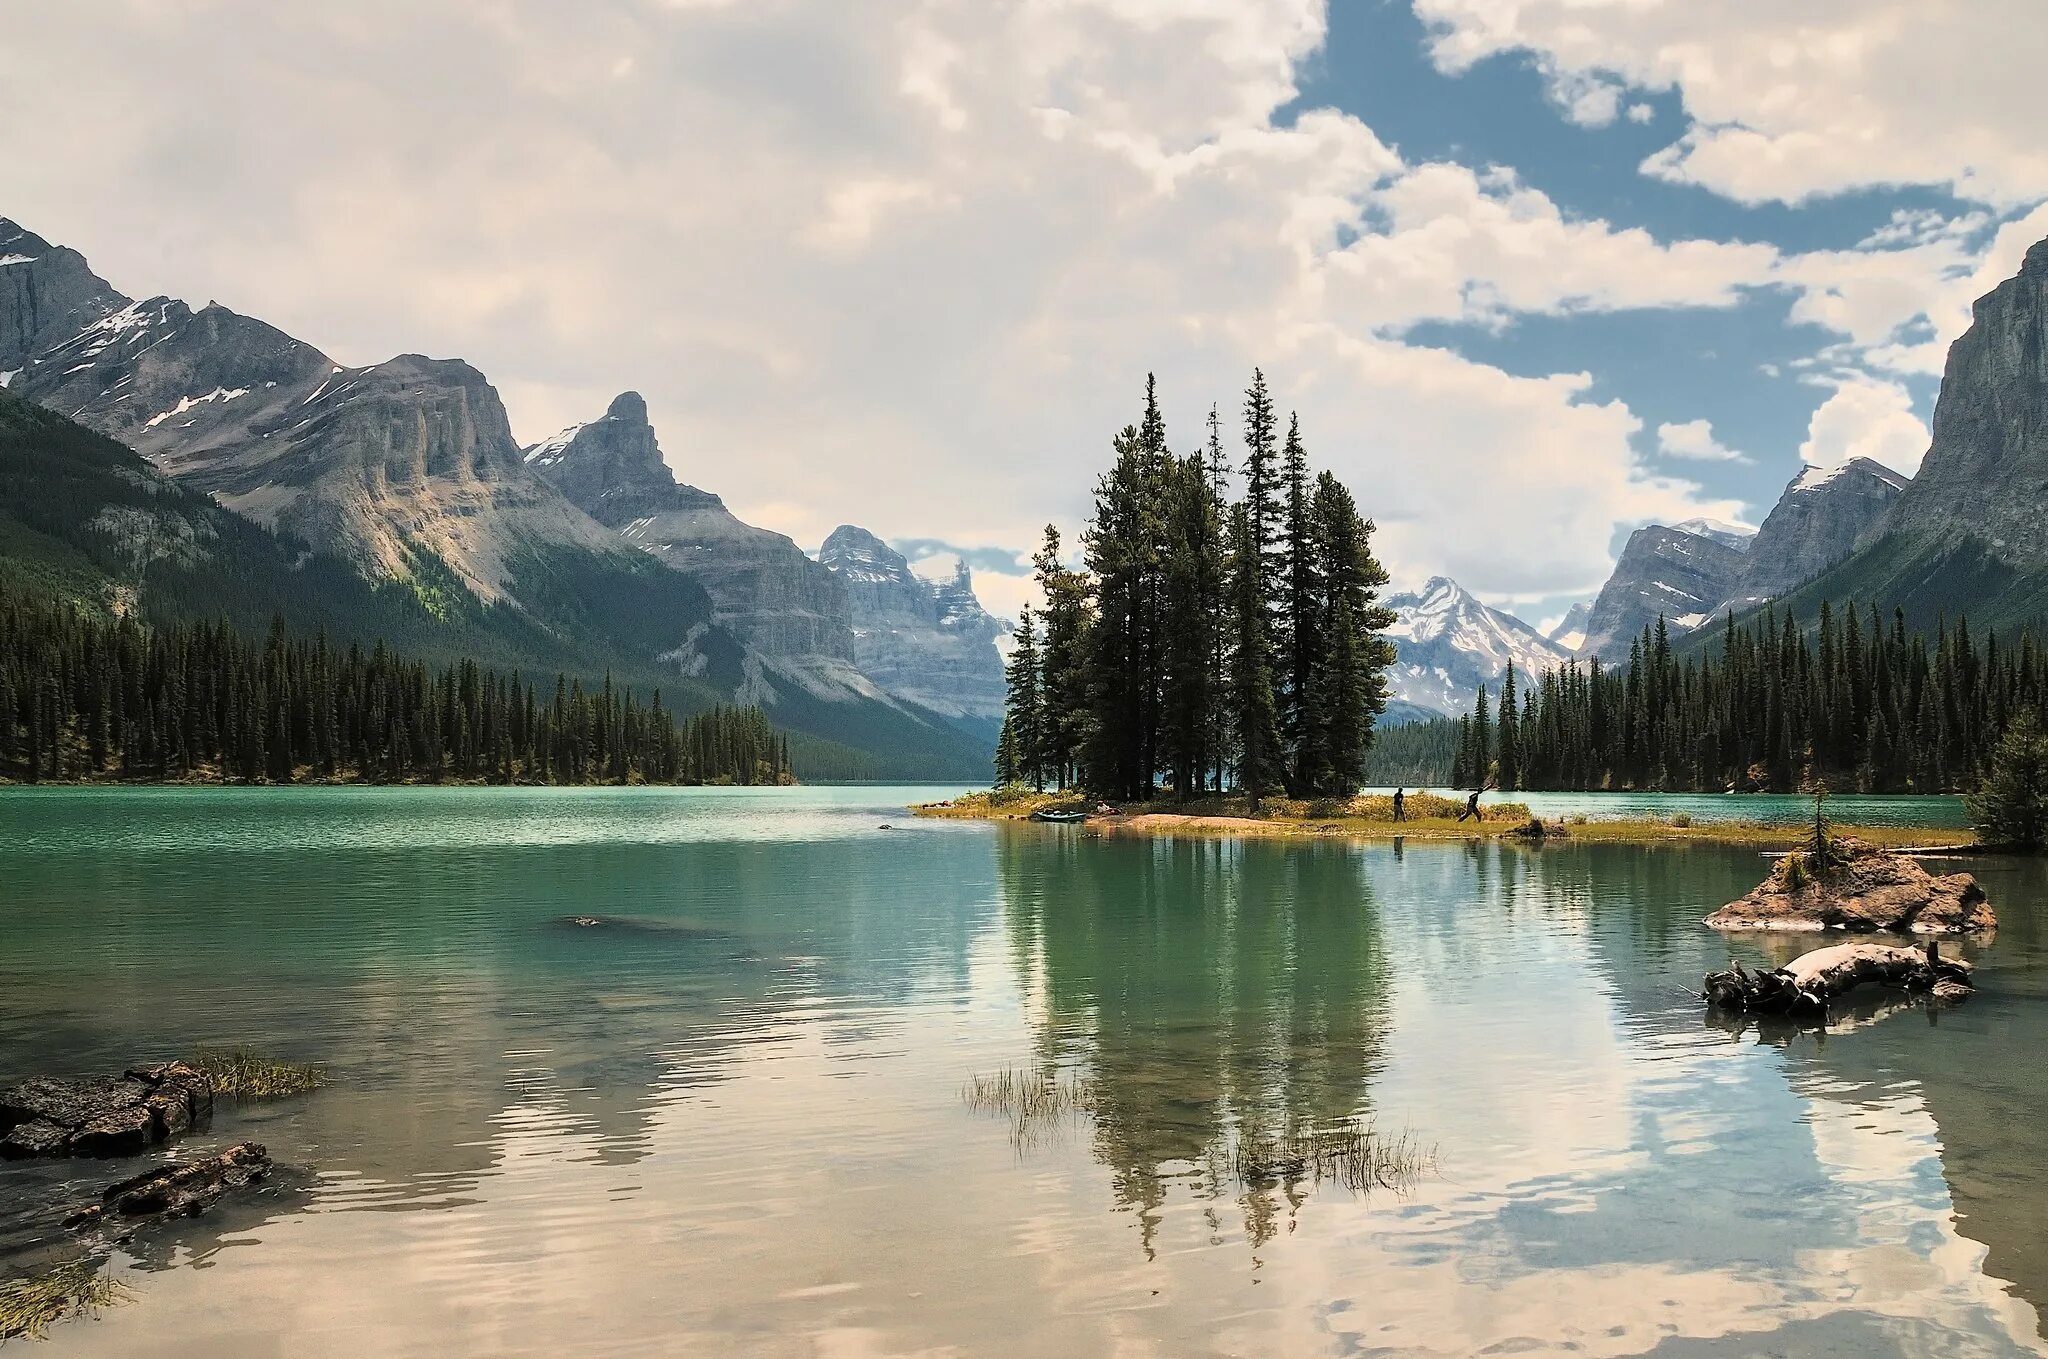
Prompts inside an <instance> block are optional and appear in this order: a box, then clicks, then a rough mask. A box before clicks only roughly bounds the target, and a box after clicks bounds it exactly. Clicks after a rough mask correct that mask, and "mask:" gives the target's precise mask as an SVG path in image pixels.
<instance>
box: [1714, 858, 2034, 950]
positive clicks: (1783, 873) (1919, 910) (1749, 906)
mask: <svg viewBox="0 0 2048 1359" xmlns="http://www.w3.org/2000/svg"><path fill="white" fill-rule="evenodd" d="M1844 849H1845V852H1846V853H1847V855H1848V859H1847V861H1846V862H1844V863H1841V864H1838V865H1836V866H1835V867H1834V868H1832V869H1830V870H1829V871H1828V872H1826V873H1821V872H1818V871H1816V870H1813V869H1806V870H1805V871H1804V872H1803V873H1800V874H1798V875H1797V876H1796V877H1795V875H1794V874H1793V873H1792V871H1791V869H1790V867H1789V865H1790V864H1791V863H1793V862H1794V860H1793V858H1792V857H1791V856H1788V857H1787V858H1786V859H1785V860H1781V861H1780V863H1779V865H1778V867H1777V868H1775V869H1773V870H1772V872H1771V875H1770V876H1769V877H1768V878H1765V879H1764V880H1763V882H1762V883H1760V884H1758V886H1757V887H1756V890H1754V891H1752V892H1750V893H1749V894H1748V895H1747V896H1744V897H1742V898H1740V899H1738V900H1735V901H1731V902H1729V903H1728V904H1727V905H1726V906H1723V907H1722V908H1721V909H1720V910H1718V911H1716V912H1714V913H1713V914H1712V915H1710V916H1708V917H1707V924H1709V925H1711V926H1713V927H1714V928H1715V929H1717V930H1831V929H1840V930H1850V931H1855V932H1859V933H1870V932H1874V931H1877V930H1895V931H1899V932H1902V933H1912V934H1970V933H1974V932H1975V931H1978V930H1989V929H1995V928H1997V925H1998V917H1997V916H1995V915H1994V914H1992V911H1991V904H1990V903H1989V902H1988V901H1986V900H1985V899H1984V889H1983V888H1981V887H1979V886H1978V885H1977V880H1976V879H1975V878H1973V877H1971V876H1970V875H1969V874H1968V873H1948V874H1943V875H1942V876H1940V877H1936V876H1935V875H1933V874H1931V873H1929V872H1928V871H1927V870H1926V869H1924V868H1922V867H1921V866H1920V865H1919V864H1918V863H1917V862H1915V861H1914V860H1912V859H1910V858H1907V857H1905V856H1904V855H1899V854H1886V853H1883V852H1882V851H1879V850H1875V849H1872V848H1871V847H1869V846H1868V845H1860V844H1856V843H1854V842H1847V843H1845V846H1844ZM1798 862H1799V863H1800V864H1801V866H1802V867H1803V865H1804V858H1803V856H1802V857H1801V858H1800V859H1799V860H1798Z"/></svg>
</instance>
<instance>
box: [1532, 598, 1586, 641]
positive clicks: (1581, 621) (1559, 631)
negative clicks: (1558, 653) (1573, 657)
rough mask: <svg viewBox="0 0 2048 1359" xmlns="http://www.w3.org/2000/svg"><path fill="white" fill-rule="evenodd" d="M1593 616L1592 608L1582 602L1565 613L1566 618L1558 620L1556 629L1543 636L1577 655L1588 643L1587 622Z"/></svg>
mask: <svg viewBox="0 0 2048 1359" xmlns="http://www.w3.org/2000/svg"><path fill="white" fill-rule="evenodd" d="M1592 615H1593V610H1592V606H1591V605H1589V604H1587V603H1586V602H1585V601H1584V600H1581V601H1580V602H1578V603H1577V604H1574V605H1572V606H1571V608H1569V609H1567V610H1566V611H1565V615H1564V617H1563V618H1561V619H1559V620H1558V622H1557V626H1556V627H1554V628H1552V629H1551V630H1550V631H1548V632H1546V633H1544V634H1543V635H1544V637H1545V638H1546V639H1548V640H1549V641H1552V642H1555V643H1557V644H1558V645H1559V646H1561V647H1563V648H1564V649H1565V650H1566V651H1569V652H1572V653H1574V654H1576V653H1577V652H1578V649H1579V648H1580V647H1582V646H1584V645H1585V643H1586V622H1587V620H1588V619H1590V618H1591V617H1592Z"/></svg>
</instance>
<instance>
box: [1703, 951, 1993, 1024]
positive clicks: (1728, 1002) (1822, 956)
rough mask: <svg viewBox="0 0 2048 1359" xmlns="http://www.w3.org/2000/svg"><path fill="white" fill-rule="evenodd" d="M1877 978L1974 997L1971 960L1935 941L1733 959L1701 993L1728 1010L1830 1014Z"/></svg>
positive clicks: (1942, 996) (1948, 996)
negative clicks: (1754, 963) (1766, 960)
mask: <svg viewBox="0 0 2048 1359" xmlns="http://www.w3.org/2000/svg"><path fill="white" fill-rule="evenodd" d="M1865 982H1876V983H1878V984H1879V985H1883V986H1898V987H1903V988H1904V989H1906V990H1908V991H1914V992H1925V993H1929V994H1932V995H1933V996H1934V998H1935V999H1937V1000H1943V1001H1949V1002H1951V1003H1953V1002H1955V1001H1960V1000H1963V999H1965V998H1966V997H1968V996H1969V994H1970V991H1971V984H1970V965H1969V964H1968V963H1966V962H1964V961H1962V960H1961V959H1960V958H1944V957H1942V956H1941V949H1940V945H1938V944H1936V943H1934V942H1933V941H1932V940H1930V941H1928V944H1927V946H1926V948H1925V949H1924V950H1923V949H1912V948H1900V947H1898V946H1897V945H1894V944H1835V945H1833V946H1832V947H1829V948H1822V949H1815V950H1814V951H1813V952H1811V953H1804V954H1801V955H1800V956H1799V957H1797V958H1794V959H1793V960H1792V961H1791V962H1789V963H1787V964H1785V965H1784V966H1783V967H1780V968H1775V969H1772V970H1770V971H1763V970H1757V971H1751V970H1750V969H1748V968H1745V967H1743V965H1742V964H1741V963H1736V962H1731V963H1730V964H1729V965H1728V970H1727V971H1726V972H1710V973H1708V974H1707V979H1706V983H1705V989H1704V990H1703V991H1702V992H1701V997H1702V999H1704V1000H1705V1001H1706V1002H1707V1003H1708V1004H1709V1005H1713V1006H1716V1007H1718V1008H1720V1009H1724V1010H1739V1011H1746V1012H1749V1013H1754V1014H1771V1015H1786V1016H1789V1017H1792V1018H1799V1019H1825V1018H1826V1017H1827V1012H1828V1006H1829V1004H1830V1003H1831V1002H1832V1001H1833V1000H1834V999H1835V998H1836V997H1837V996H1840V995H1841V994H1842V993H1844V992H1845V991H1848V990H1850V989H1852V988H1854V987H1857V986H1861V985H1862V984H1863V983H1865Z"/></svg>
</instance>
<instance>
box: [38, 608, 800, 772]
mask: <svg viewBox="0 0 2048 1359" xmlns="http://www.w3.org/2000/svg"><path fill="white" fill-rule="evenodd" d="M788 772H789V748H788V738H787V737H785V736H783V735H782V734H781V733H779V732H777V731H776V730H775V729H774V728H773V727H771V726H770V725H769V723H768V720H767V719H766V718H765V717H764V716H763V715H762V714H761V712H760V710H759V709H757V708H718V709H713V710H711V711H708V712H704V713H701V714H698V715H696V716H692V717H688V718H682V719H678V718H677V717H676V716H675V715H673V714H672V713H670V712H669V711H668V710H667V709H666V708H664V707H663V706H662V700H661V695H660V693H659V691H656V692H655V693H654V694H653V695H652V696H651V698H650V699H648V700H647V701H645V702H643V701H641V700H640V699H639V698H638V697H637V696H635V694H634V693H633V692H632V690H630V689H623V690H621V689H616V688H614V687H613V685H612V683H611V682H610V681H609V680H606V681H605V683H604V684H603V686H602V687H601V688H595V689H590V690H586V689H585V688H584V687H583V685H582V684H581V683H580V682H577V681H574V680H570V679H567V678H563V677H558V678H557V679H556V680H555V682H554V685H553V687H552V689H551V690H544V689H541V688H539V687H537V686H536V685H534V684H531V683H527V682H524V681H522V680H521V679H520V677H519V676H518V675H516V674H501V673H499V672H497V671H494V670H490V669H486V668H483V667H481V666H479V665H477V664H476V663H475V662H473V661H463V662H459V663H456V664H453V665H449V666H445V667H439V668H436V667H430V666H428V665H426V664H424V663H422V662H419V661H415V660H411V659H408V658H407V657H405V656H403V655H400V654H397V653H395V652H393V651H392V650H390V649H389V648H387V647H386V646H385V645H383V644H382V643H378V644H376V645H374V646H371V647H369V648H368V649H367V650H366V649H364V648H363V647H361V646H358V645H354V644H351V645H348V646H346V647H342V646H337V645H335V644H333V643H330V642H329V641H328V640H327V639H326V638H325V637H324V636H320V637H315V638H312V639H293V638H291V637H289V636H288V635H287V634H286V631H285V628H284V624H283V621H282V620H281V619H280V620H278V621H277V622H276V623H274V624H273V626H272V628H271V631H270V635H269V636H268V638H267V639H265V640H263V641H260V642H258V641H251V640H249V639H248V638H245V637H244V636H242V635H241V634H240V633H239V632H237V631H236V630H234V629H233V628H231V627H229V626H228V625H227V624H225V623H213V624H206V623H179V624H168V625H162V626H156V627H147V626H144V625H143V624H141V623H139V622H137V621H136V620H135V619H133V618H132V617H122V618H118V619H106V618H102V617H98V616H95V615H92V614H89V613H86V612H84V611H81V610H79V609H77V608H74V607H73V606H71V605H69V604H66V603H62V602H59V601H55V600H52V599H49V598H48V597H45V596H39V595H24V594H22V593H20V592H19V591H17V590H10V589H8V588H7V587H6V586H5V585H4V584H0V777H5V778H8V779H16V780H21V781H25V782H38V781H45V780H98V779H108V780H121V779H127V780H138V781H159V780H182V779H217V780H221V781H231V782H257V781H268V782H273V783H288V782H293V781H297V780H319V781H326V780H343V781H360V782H368V783H401V782H422V783H431V782H441V781H453V782H473V783H548V784H586V783H639V782H646V783H780V782H784V781H786V780H787V778H788Z"/></svg>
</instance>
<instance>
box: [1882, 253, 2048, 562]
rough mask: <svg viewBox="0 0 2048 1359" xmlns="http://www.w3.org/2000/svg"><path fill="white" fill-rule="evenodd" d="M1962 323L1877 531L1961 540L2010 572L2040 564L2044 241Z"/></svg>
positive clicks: (2043, 541)
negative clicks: (1930, 422)
mask: <svg viewBox="0 0 2048 1359" xmlns="http://www.w3.org/2000/svg"><path fill="white" fill-rule="evenodd" d="M1971 315H1972V319H1971V323H1970V328H1969V329H1968V330H1967V331H1965V332H1964V333H1963V334H1962V335H1961V337H1959V338H1958V339H1957V340H1956V342H1955V343H1954V344H1953V345H1951V346H1949V351H1948V365H1947V368H1946V369H1945V370H1944V371H1943V373H1942V378H1941V396H1940V399H1939V400H1938V401H1937V402H1936V404H1935V407H1934V437H1933V441H1932V442H1931V443H1930V444H1929V445H1928V449H1927V457H1926V460H1925V461H1924V462H1922V464H1921V466H1920V473H1919V475H1918V476H1916V477H1915V478H1914V479H1913V483H1912V484H1911V485H1910V486H1908V487H1907V488H1906V489H1905V490H1904V492H1903V493H1902V494H1901V495H1900V496H1899V498H1898V504H1897V507H1896V508H1895V509H1894V510H1893V512H1892V514H1891V515H1890V517H1889V521H1888V523H1887V525H1886V527H1887V529H1889V530H1892V531H1896V532H1901V533H1905V534H1909V535H1911V536H1913V537H1915V538H1918V539H1921V540H1923V541H1935V540H1940V539H1944V538H1949V537H1953V536H1956V535H1970V536H1974V537H1977V538H1980V539H1983V540H1984V541H1985V542H1986V543H1988V544H1989V546H1990V549H1991V551H1992V554H1993V555H1994V556H1995V557H1997V558H1998V559H2000V560H2002V561H2005V562H2007V563H2010V564H2012V565H2015V566H2024V567H2037V566H2042V565H2048V517H2044V516H2043V515H2042V513H2041V507H2042V505H2043V504H2044V503H2048V240H2044V241H2041V242H2039V243H2037V244H2036V245H2035V246H2034V247H2033V249H2031V250H2029V251H2028V252H2027V257H2026V261H2025V263H2023V264H2022V265H2021V266H2020V271H2019V273H2018V274H2016V275H2015V276H2013V277H2012V278H2009V279H2007V280H2006V281H2005V282H2003V283H2001V284H1999V285H1998V286H1997V287H1996V288H1994V289H1992V290H1991V291H1990V292H1989V293H1987V294H1985V295H1984V296H1983V297H1981V298H1979V299H1977V304H1976V306H1975V308H1974V309H1973V310H1972V313H1971Z"/></svg>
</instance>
